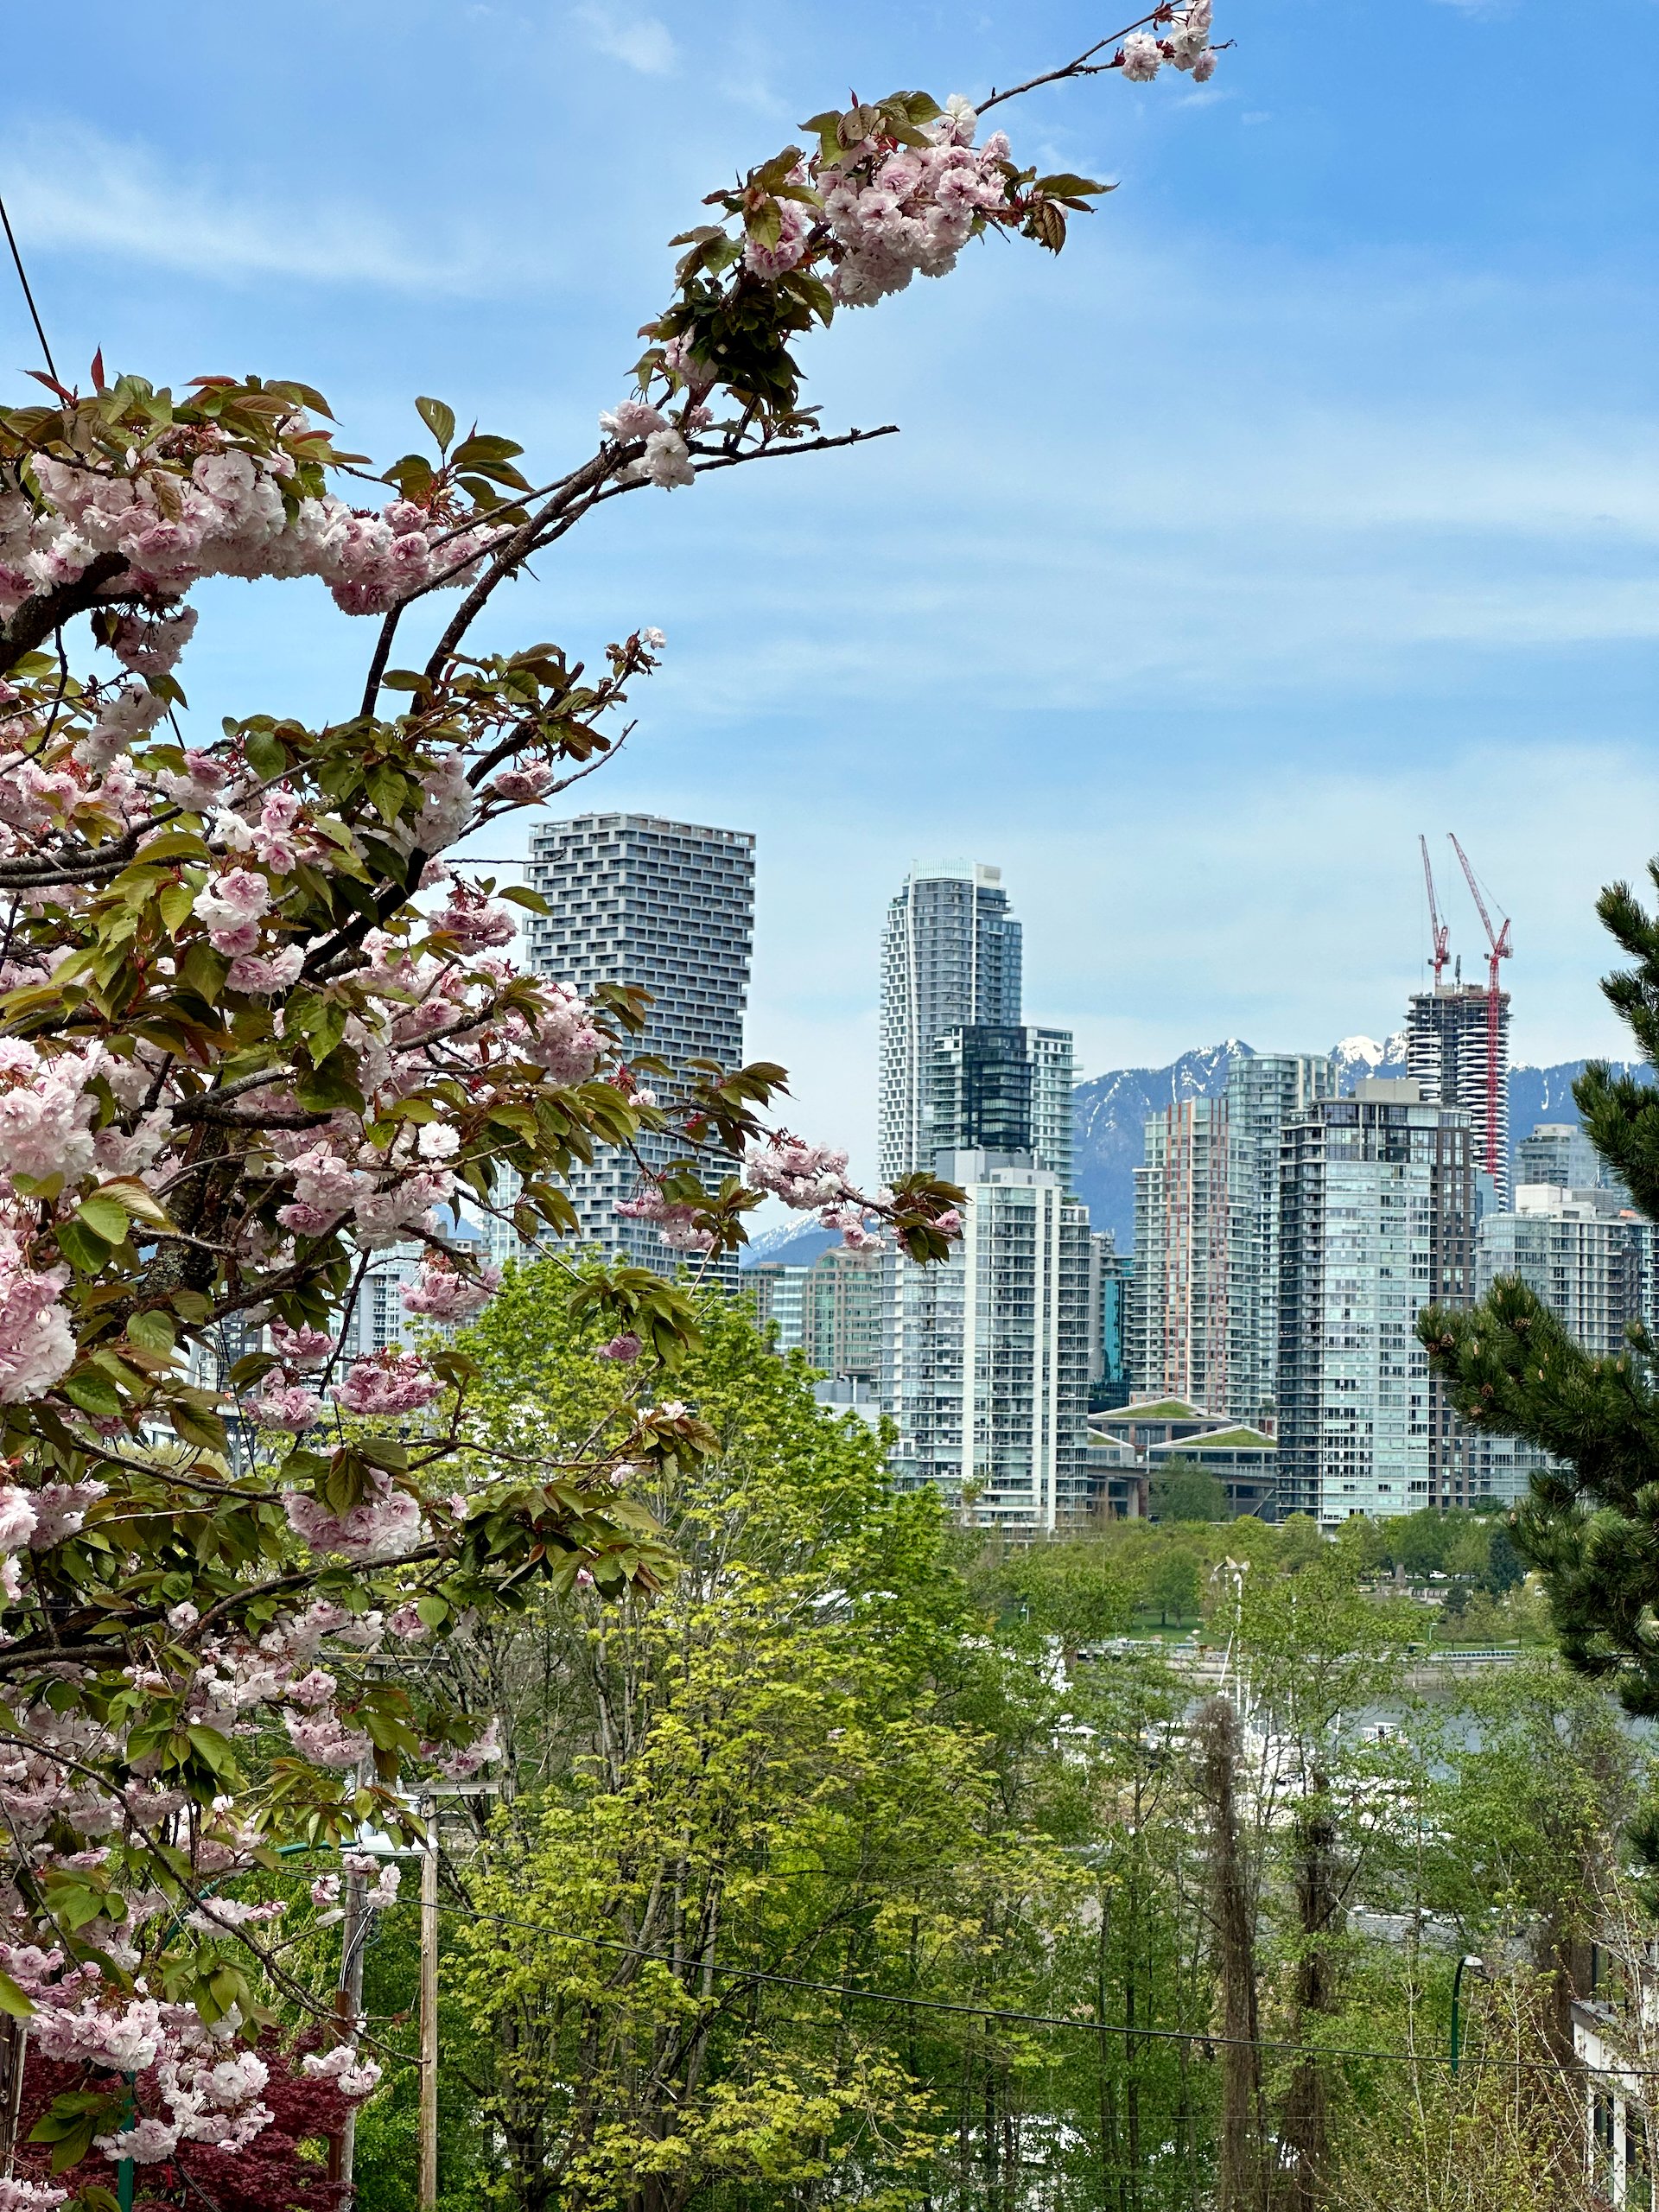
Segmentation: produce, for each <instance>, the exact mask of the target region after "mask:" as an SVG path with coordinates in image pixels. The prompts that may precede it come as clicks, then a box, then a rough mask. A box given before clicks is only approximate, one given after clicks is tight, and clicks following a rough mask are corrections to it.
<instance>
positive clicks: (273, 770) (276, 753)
mask: <svg viewBox="0 0 1659 2212" xmlns="http://www.w3.org/2000/svg"><path fill="white" fill-rule="evenodd" d="M247 755H248V766H250V767H251V769H252V770H253V772H254V773H255V774H256V775H257V776H258V777H259V778H260V779H261V780H262V781H264V782H267V783H268V782H269V781H270V779H271V778H272V777H273V776H280V775H281V774H282V773H283V770H284V769H285V768H286V767H287V766H288V765H289V760H288V751H287V748H286V747H284V746H283V743H282V742H281V741H280V740H279V739H277V738H275V737H272V736H271V735H270V734H269V733H268V732H266V731H264V730H262V731H259V732H258V733H257V734H255V735H254V736H252V737H251V738H249V739H248V741H247Z"/></svg>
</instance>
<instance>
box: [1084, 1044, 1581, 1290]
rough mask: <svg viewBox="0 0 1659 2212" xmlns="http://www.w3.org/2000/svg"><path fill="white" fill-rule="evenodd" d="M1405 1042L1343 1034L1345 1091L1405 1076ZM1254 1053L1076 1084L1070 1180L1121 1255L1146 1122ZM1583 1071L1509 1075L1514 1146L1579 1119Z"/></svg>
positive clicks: (1569, 1068) (1195, 1059) (1248, 1049)
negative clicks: (1368, 1080)
mask: <svg viewBox="0 0 1659 2212" xmlns="http://www.w3.org/2000/svg"><path fill="white" fill-rule="evenodd" d="M1405 1045H1406V1040H1405V1035H1404V1033H1403V1032H1402V1031H1398V1030H1396V1031H1395V1033H1394V1035H1393V1036H1391V1037H1389V1038H1386V1039H1384V1040H1383V1042H1382V1043H1381V1044H1378V1042H1377V1041H1376V1039H1375V1038H1373V1037H1344V1039H1342V1041H1341V1043H1340V1044H1338V1045H1335V1046H1332V1054H1333V1056H1334V1058H1336V1059H1337V1061H1338V1064H1339V1065H1340V1069H1341V1084H1342V1088H1343V1090H1351V1089H1352V1088H1353V1085H1354V1084H1355V1082H1356V1081H1357V1079H1358V1077H1361V1076H1363V1075H1403V1074H1404V1072H1405V1065H1406V1051H1405ZM1254 1052H1255V1046H1252V1045H1246V1044H1243V1043H1242V1042H1241V1041H1240V1039H1237V1038H1236V1037H1230V1038H1228V1039H1227V1040H1226V1041H1225V1043H1224V1044H1220V1045H1209V1046H1200V1047H1199V1048H1198V1050H1197V1051H1196V1052H1183V1053H1182V1054H1181V1057H1180V1058H1179V1060H1172V1061H1171V1063H1170V1065H1168V1066H1167V1067H1165V1068H1116V1069H1113V1070H1112V1071H1109V1073H1108V1074H1105V1075H1097V1076H1094V1077H1090V1080H1089V1081H1088V1082H1087V1083H1080V1084H1078V1085H1077V1090H1076V1091H1075V1092H1074V1093H1073V1096H1074V1098H1075V1100H1076V1102H1077V1154H1076V1164H1075V1173H1074V1175H1073V1178H1072V1179H1073V1181H1074V1182H1075V1184H1076V1185H1077V1195H1078V1196H1079V1197H1080V1198H1083V1199H1084V1200H1085V1201H1086V1202H1087V1204H1088V1207H1089V1216H1090V1221H1091V1222H1092V1223H1093V1224H1094V1226H1095V1227H1096V1229H1109V1230H1111V1231H1112V1232H1113V1234H1114V1236H1116V1239H1117V1249H1118V1250H1119V1251H1120V1252H1127V1251H1128V1250H1129V1249H1130V1248H1131V1247H1132V1245H1133V1243H1134V1242H1135V1169H1136V1168H1137V1167H1138V1166H1140V1165H1141V1159H1142V1156H1143V1130H1144V1125H1145V1123H1146V1122H1147V1117H1148V1116H1150V1115H1152V1114H1154V1113H1156V1112H1157V1111H1158V1110H1159V1109H1160V1108H1161V1107H1165V1106H1167V1105H1168V1104H1169V1103H1170V1102H1171V1101H1172V1100H1173V1099H1183V1098H1213V1097H1215V1096H1217V1094H1218V1093H1219V1092H1221V1091H1223V1090H1225V1089H1226V1087H1227V1067H1228V1063H1229V1062H1230V1060H1232V1059H1234V1058H1237V1057H1239V1056H1241V1055H1244V1054H1250V1055H1253V1054H1254ZM1584 1068H1585V1063H1584V1061H1582V1060H1562V1061H1560V1062H1558V1063H1557V1065H1555V1066H1554V1067H1548V1068H1511V1069H1510V1140H1511V1142H1517V1141H1519V1140H1520V1139H1521V1138H1522V1137H1524V1136H1528V1135H1530V1134H1531V1132H1532V1130H1533V1128H1534V1127H1535V1124H1536V1123H1537V1122H1576V1121H1577V1120H1578V1118H1579V1116H1578V1109H1577V1108H1576V1107H1575V1106H1574V1105H1573V1082H1574V1079H1575V1078H1576V1077H1579V1076H1580V1075H1582V1074H1583V1072H1584Z"/></svg>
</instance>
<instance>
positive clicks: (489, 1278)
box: [401, 1254, 501, 1322]
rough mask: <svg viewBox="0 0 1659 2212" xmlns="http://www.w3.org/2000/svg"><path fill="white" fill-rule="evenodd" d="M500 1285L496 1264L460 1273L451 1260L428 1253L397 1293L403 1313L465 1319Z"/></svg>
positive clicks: (455, 1319) (445, 1319)
mask: <svg viewBox="0 0 1659 2212" xmlns="http://www.w3.org/2000/svg"><path fill="white" fill-rule="evenodd" d="M500 1287H501V1270H500V1268H494V1267H488V1266H486V1267H481V1268H479V1270H478V1272H477V1274H475V1275H470V1274H462V1273H461V1270H460V1269H459V1268H457V1267H456V1266H455V1265H454V1262H452V1261H449V1260H447V1259H442V1258H440V1257H439V1256H438V1255H436V1254H429V1255H428V1256H427V1258H426V1259H425V1260H424V1261H423V1263H422V1267H421V1272H420V1274H419V1275H418V1276H417V1277H416V1280H415V1281H413V1282H410V1283H405V1284H404V1287H403V1291H402V1293H401V1296H402V1300H403V1306H404V1312H405V1313H419V1314H423V1315H424V1316H425V1318H426V1319H428V1320H429V1321H441V1322H453V1321H465V1320H468V1319H470V1318H471V1317H472V1316H473V1315H474V1313H478V1312H479V1311H480V1309H481V1308H482V1307H483V1306H487V1305H488V1303H489V1301H490V1300H491V1299H492V1298H493V1297H494V1295H495V1294H496V1292H497V1291H498V1290H499V1288H500Z"/></svg>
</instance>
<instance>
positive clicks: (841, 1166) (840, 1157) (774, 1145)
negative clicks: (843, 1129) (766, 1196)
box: [746, 1129, 852, 1210]
mask: <svg viewBox="0 0 1659 2212" xmlns="http://www.w3.org/2000/svg"><path fill="white" fill-rule="evenodd" d="M746 1166H747V1171H748V1183H749V1187H750V1188H751V1190H755V1191H766V1192H770V1193H771V1194H772V1197H773V1198H781V1199H782V1200H783V1202H784V1204H785V1205H786V1206H794V1207H796V1208H797V1209H798V1210H806V1209H810V1208H811V1207H814V1206H827V1205H836V1203H837V1202H838V1201H839V1200H840V1199H842V1198H845V1197H846V1196H847V1194H848V1192H849V1190H850V1189H851V1187H852V1186H851V1185H850V1184H849V1182H848V1180H847V1155H846V1154H845V1153H844V1152H836V1151H833V1150H832V1149H831V1148H830V1147H829V1146H828V1145H822V1144H808V1143H807V1141H805V1139H804V1137H792V1136H791V1135H790V1134H789V1132H788V1130H787V1129H780V1130H779V1132H778V1133H777V1134H776V1135H774V1136H772V1137H769V1138H766V1139H764V1140H762V1141H758V1142H756V1143H754V1144H752V1145H751V1146H750V1147H749V1150H748V1156H747V1162H746Z"/></svg>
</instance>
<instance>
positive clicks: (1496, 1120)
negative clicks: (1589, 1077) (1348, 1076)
mask: <svg viewBox="0 0 1659 2212" xmlns="http://www.w3.org/2000/svg"><path fill="white" fill-rule="evenodd" d="M1491 999H1492V994H1491V991H1490V990H1489V989H1488V988H1486V986H1485V985H1484V984H1482V983H1440V984H1437V985H1436V987H1435V988H1433V990H1429V991H1414V992H1413V994H1412V998H1411V1004H1410V1006H1409V1007H1408V1009H1407V1013H1406V1073H1407V1074H1408V1076H1410V1077H1412V1078H1413V1079H1414V1081H1415V1082H1416V1083H1417V1084H1419V1085H1420V1086H1421V1090H1422V1094H1423V1096H1424V1097H1425V1098H1431V1099H1436V1100H1438V1101H1439V1103H1440V1104H1441V1105H1442V1106H1461V1107H1463V1108H1464V1109H1465V1110H1466V1111H1467V1113H1468V1116H1469V1122H1470V1128H1471V1132H1472V1135H1473V1139H1474V1142H1473V1145H1472V1147H1471V1149H1472V1152H1473V1155H1474V1163H1475V1166H1476V1169H1477V1171H1478V1173H1484V1174H1489V1175H1491V1179H1492V1199H1491V1205H1490V1206H1489V1208H1488V1209H1487V1210H1488V1211H1497V1212H1500V1213H1507V1212H1508V1211H1509V1205H1510V995H1509V993H1508V992H1507V991H1500V992H1499V993H1498V994H1497V1084H1495V1085H1494V1084H1493V1083H1492V1082H1491V1073H1492V1067H1493V1061H1492V1045H1493V1036H1492V1018H1491V1017H1492V1005H1491Z"/></svg>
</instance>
